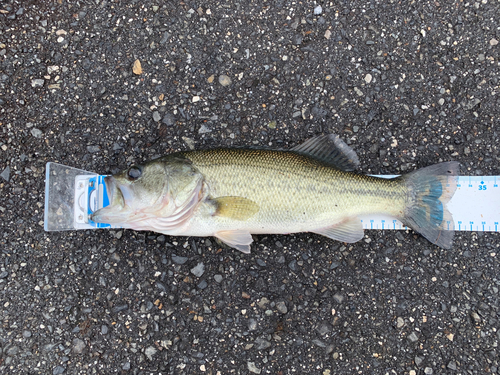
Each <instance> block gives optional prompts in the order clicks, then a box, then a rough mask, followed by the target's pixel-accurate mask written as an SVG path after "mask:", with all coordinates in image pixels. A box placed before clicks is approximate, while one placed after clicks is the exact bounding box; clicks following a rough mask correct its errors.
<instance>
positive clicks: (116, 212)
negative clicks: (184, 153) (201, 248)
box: [92, 156, 203, 229]
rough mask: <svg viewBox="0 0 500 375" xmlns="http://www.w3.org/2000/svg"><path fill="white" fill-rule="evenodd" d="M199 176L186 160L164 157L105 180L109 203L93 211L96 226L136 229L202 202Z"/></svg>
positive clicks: (135, 166) (200, 178)
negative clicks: (120, 226) (149, 220)
mask: <svg viewBox="0 0 500 375" xmlns="http://www.w3.org/2000/svg"><path fill="white" fill-rule="evenodd" d="M202 180H203V179H202V175H201V174H200V173H199V172H198V171H197V170H196V169H195V168H194V167H193V166H192V165H191V162H190V161H189V160H187V159H185V158H179V157H171V156H167V157H163V158H160V159H156V160H153V161H150V162H147V163H145V164H142V165H132V166H131V167H129V168H128V169H126V170H124V171H122V172H119V173H117V174H115V175H113V176H108V177H106V178H105V183H106V187H107V191H108V196H109V200H110V204H109V205H108V206H106V207H104V208H101V209H99V210H97V211H96V212H94V214H93V215H92V220H93V221H94V222H97V223H108V224H121V225H123V226H124V227H128V228H133V229H138V228H142V227H144V225H147V222H148V219H156V218H169V217H172V216H175V215H176V214H178V213H179V210H184V211H185V210H190V209H192V208H193V207H194V206H195V205H196V204H197V203H198V201H199V200H200V199H201V195H202V194H201V193H202V186H203V183H202Z"/></svg>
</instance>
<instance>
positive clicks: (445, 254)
mask: <svg viewBox="0 0 500 375" xmlns="http://www.w3.org/2000/svg"><path fill="white" fill-rule="evenodd" d="M499 14H500V3H499V2H498V1H495V0H482V1H467V0H464V1H462V0H460V1H448V0H439V1H427V0H425V1H399V2H398V1H392V0H385V1H361V0H352V1H344V0H338V1H332V2H327V1H325V2H322V1H321V2H313V1H302V2H298V1H283V0H268V1H239V0H236V1H231V2H224V1H222V2H219V1H217V0H206V1H204V2H195V1H182V0H180V1H176V2H174V1H156V2H154V1H153V2H152V1H148V0H144V1H132V0H131V1H107V0H80V1H68V0H57V1H56V0H54V1H32V0H4V1H2V2H1V3H0V189H1V190H0V192H1V194H0V218H1V219H0V222H1V227H2V231H1V235H0V249H1V253H0V373H1V374H54V375H57V374H111V373H121V374H213V375H215V374H222V375H224V374H306V373H307V374H322V375H328V374H330V375H333V374H408V375H417V374H488V373H493V374H494V373H498V372H499V348H498V343H499V340H500V324H499V318H500V316H499V301H500V295H499V288H500V276H499V274H500V253H499V249H498V247H499V246H500V235H499V234H498V233H481V232H479V233H476V232H461V233H457V235H456V240H455V244H454V246H453V248H452V249H451V250H443V249H440V248H437V247H436V246H433V245H432V244H430V243H429V242H427V241H426V240H425V239H423V238H422V237H421V236H419V235H416V234H415V233H414V232H412V231H382V230H381V231H366V233H365V238H364V239H363V240H362V241H360V242H358V243H355V244H345V243H340V242H335V241H333V240H329V239H327V238H325V237H321V236H319V235H315V234H308V233H303V234H295V235H286V236H285V235H283V236H277V235H267V236H265V235H259V236H256V237H255V242H254V245H253V249H252V253H251V254H249V255H245V254H242V253H239V252H237V251H235V250H232V249H227V248H222V247H221V246H220V245H219V244H218V243H217V242H215V240H214V239H213V238H182V237H168V236H164V235H159V234H157V233H152V232H135V231H132V230H85V231H83V230H82V231H68V232H50V233H47V232H44V229H43V210H44V177H45V164H46V163H47V162H58V163H61V164H65V165H69V166H73V167H77V168H81V169H84V170H88V171H93V172H97V173H100V174H109V173H114V172H117V171H118V170H121V169H124V168H126V167H127V166H129V165H131V164H132V163H134V162H141V161H146V160H149V159H151V158H154V157H157V156H161V155H164V154H166V153H169V152H173V151H179V150H186V149H201V148H208V147H214V146H249V145H251V146H254V147H270V148H290V147H293V146H295V145H297V144H299V143H301V142H302V141H304V140H306V139H307V138H310V137H312V136H314V135H320V134H328V133H336V134H338V135H339V136H340V137H341V138H342V139H343V140H344V141H345V142H347V143H348V144H349V145H350V146H351V147H352V148H353V149H354V150H355V151H356V152H357V154H358V156H359V159H360V161H361V166H360V168H359V170H360V172H362V173H368V174H400V173H406V172H409V171H413V170H415V169H417V168H421V167H424V166H428V165H431V164H434V163H437V162H440V161H449V160H456V161H459V162H460V163H461V165H462V174H463V175H467V174H469V175H499V174H500V168H499V167H500V157H499V149H498V144H499V133H498V131H499V130H498V126H499V124H500V120H499V119H500V116H499V115H500V109H499V108H500V87H499V85H500V83H499V78H500V61H499V56H500V53H499V51H500V45H499V44H498V43H499V41H500V29H499V26H498V16H499Z"/></svg>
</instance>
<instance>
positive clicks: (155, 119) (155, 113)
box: [153, 111, 161, 122]
mask: <svg viewBox="0 0 500 375" xmlns="http://www.w3.org/2000/svg"><path fill="white" fill-rule="evenodd" d="M153 120H154V122H158V121H160V120H161V116H160V112H158V111H154V112H153Z"/></svg>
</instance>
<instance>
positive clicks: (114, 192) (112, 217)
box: [91, 176, 132, 224]
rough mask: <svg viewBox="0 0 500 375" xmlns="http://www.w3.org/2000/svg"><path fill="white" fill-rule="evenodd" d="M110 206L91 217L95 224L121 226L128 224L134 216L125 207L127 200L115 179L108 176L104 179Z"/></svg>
mask: <svg viewBox="0 0 500 375" xmlns="http://www.w3.org/2000/svg"><path fill="white" fill-rule="evenodd" d="M104 182H105V184H106V188H107V191H108V196H109V200H110V202H111V203H110V204H109V205H108V206H106V207H103V208H101V209H99V210H97V211H96V212H94V213H93V214H92V216H91V220H92V221H94V222H95V223H105V224H121V223H124V222H126V221H127V220H128V219H129V217H130V216H131V214H132V211H131V210H130V208H129V207H127V206H126V205H125V199H124V196H123V194H122V191H121V189H120V188H119V187H118V185H117V183H116V181H115V178H114V177H113V176H108V177H106V178H105V179H104Z"/></svg>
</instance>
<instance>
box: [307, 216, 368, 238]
mask: <svg viewBox="0 0 500 375" xmlns="http://www.w3.org/2000/svg"><path fill="white" fill-rule="evenodd" d="M312 232H313V233H317V234H321V235H322V236H326V237H328V238H331V239H334V240H337V241H342V242H347V243H353V242H357V241H359V240H361V239H362V238H363V236H364V231H363V225H362V224H361V220H360V219H359V218H358V217H353V218H349V219H347V220H344V221H342V222H340V223H338V224H335V225H332V226H330V227H326V228H321V229H317V230H314V231H312Z"/></svg>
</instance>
